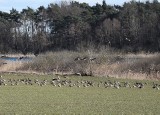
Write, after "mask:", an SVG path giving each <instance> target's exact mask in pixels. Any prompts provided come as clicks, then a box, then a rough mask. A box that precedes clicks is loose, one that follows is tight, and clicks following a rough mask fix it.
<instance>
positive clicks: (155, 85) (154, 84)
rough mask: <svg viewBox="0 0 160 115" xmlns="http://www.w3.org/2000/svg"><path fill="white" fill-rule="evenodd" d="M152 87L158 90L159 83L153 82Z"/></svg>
mask: <svg viewBox="0 0 160 115" xmlns="http://www.w3.org/2000/svg"><path fill="white" fill-rule="evenodd" d="M152 88H153V89H157V90H159V85H158V84H156V83H154V82H153V87H152Z"/></svg>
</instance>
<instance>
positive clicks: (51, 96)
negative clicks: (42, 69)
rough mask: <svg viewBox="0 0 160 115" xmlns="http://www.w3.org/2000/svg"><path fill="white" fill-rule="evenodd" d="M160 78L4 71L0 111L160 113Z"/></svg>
mask: <svg viewBox="0 0 160 115" xmlns="http://www.w3.org/2000/svg"><path fill="white" fill-rule="evenodd" d="M159 84H160V82H159V81H138V80H126V79H114V78H105V77H81V76H66V77H64V76H53V75H35V74H1V78H0V114H111V115H114V114H116V115H117V114H118V115H122V114H130V115H143V114H145V115H147V114H148V115H155V114H159V113H160V106H159V104H160V90H158V89H159Z"/></svg>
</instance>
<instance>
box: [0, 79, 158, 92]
mask: <svg viewBox="0 0 160 115" xmlns="http://www.w3.org/2000/svg"><path fill="white" fill-rule="evenodd" d="M6 85H9V86H16V85H37V86H45V85H52V86H55V87H62V86H66V87H78V88H80V87H104V88H109V87H112V88H115V89H120V88H123V87H124V88H138V89H143V88H144V87H145V86H147V85H148V83H142V82H135V83H129V82H128V81H126V82H119V81H111V80H106V81H97V82H94V81H89V80H79V81H78V80H77V81H75V80H71V79H68V78H66V77H65V78H61V77H59V76H57V77H53V78H52V79H50V80H47V79H43V80H38V79H30V78H22V79H4V78H3V76H0V86H6ZM151 86H152V88H153V89H157V90H159V89H160V85H159V84H157V83H155V82H153V83H152V85H151Z"/></svg>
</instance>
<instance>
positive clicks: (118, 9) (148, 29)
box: [0, 0, 160, 55]
mask: <svg viewBox="0 0 160 115" xmlns="http://www.w3.org/2000/svg"><path fill="white" fill-rule="evenodd" d="M108 47H111V48H113V49H117V50H123V51H125V52H140V51H145V52H159V51H160V3H159V2H158V0H153V1H146V2H140V1H138V2H137V1H134V0H133V1H130V2H125V3H124V4H123V5H122V6H119V5H113V6H112V5H108V4H107V3H106V1H105V0H103V1H102V4H98V3H97V4H96V5H94V6H90V5H89V4H87V3H79V2H76V1H72V2H66V1H62V2H61V3H60V4H56V3H50V4H49V5H48V7H44V6H39V7H38V8H37V9H32V8H30V7H27V8H24V9H23V10H22V11H17V10H16V9H15V8H12V9H11V10H10V13H7V12H2V11H0V53H23V54H27V53H34V54H35V55H37V54H39V53H42V52H46V51H59V50H69V51H78V50H82V49H83V50H84V49H87V48H94V49H100V48H108Z"/></svg>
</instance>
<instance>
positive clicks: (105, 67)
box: [18, 51, 160, 79]
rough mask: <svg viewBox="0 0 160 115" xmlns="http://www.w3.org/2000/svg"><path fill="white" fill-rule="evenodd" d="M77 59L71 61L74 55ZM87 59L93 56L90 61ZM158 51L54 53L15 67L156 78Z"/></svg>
mask: <svg viewBox="0 0 160 115" xmlns="http://www.w3.org/2000/svg"><path fill="white" fill-rule="evenodd" d="M77 57H78V58H79V59H78V60H75V59H76V58H77ZM90 58H96V59H95V60H93V61H91V60H89V59H90ZM159 59H160V54H122V53H118V52H117V53H113V52H105V51H100V52H98V53H95V52H91V51H90V52H83V53H82V52H81V53H79V52H71V51H63V52H55V53H51V52H49V53H45V54H41V55H40V56H38V57H37V58H35V59H34V60H33V61H32V62H30V63H27V64H25V65H24V66H23V67H22V68H21V69H18V70H25V71H26V70H28V71H30V70H32V71H38V72H44V73H54V74H57V73H61V74H64V73H70V74H79V75H94V76H111V77H120V78H129V79H131V78H134V79H159V78H160V73H159V71H160V60H159Z"/></svg>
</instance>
